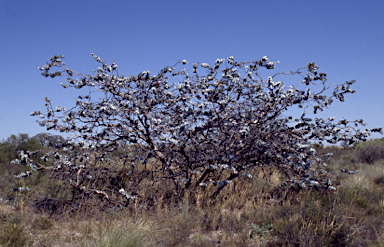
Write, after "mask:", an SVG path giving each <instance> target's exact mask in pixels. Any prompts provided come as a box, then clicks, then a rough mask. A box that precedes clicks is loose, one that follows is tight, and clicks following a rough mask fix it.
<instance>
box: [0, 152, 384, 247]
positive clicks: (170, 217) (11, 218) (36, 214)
mask: <svg viewBox="0 0 384 247" xmlns="http://www.w3.org/2000/svg"><path fill="white" fill-rule="evenodd" d="M332 151H333V150H332ZM336 151H337V152H338V154H337V155H336V156H335V157H334V158H333V159H332V160H331V161H330V162H329V163H330V166H329V167H328V168H327V169H328V170H329V171H335V172H336V175H337V181H338V185H337V186H336V187H337V190H336V191H308V190H301V191H297V190H295V189H292V188H285V187H282V188H277V189H276V187H274V186H275V185H278V184H280V183H281V177H280V175H279V173H278V172H276V171H270V173H269V174H267V175H268V176H267V177H268V180H266V179H265V178H264V175H265V174H261V173H260V174H259V175H260V176H257V174H255V175H256V176H255V179H253V180H241V181H237V182H234V183H232V184H230V185H229V186H228V187H226V188H225V189H224V190H223V191H222V193H221V194H220V195H219V196H218V197H217V198H216V199H214V200H213V199H209V195H211V194H212V192H213V191H214V189H215V188H212V187H207V188H206V190H205V191H201V190H200V191H195V192H194V191H184V192H177V191H174V189H173V187H172V186H171V185H170V184H165V183H164V184H162V183H150V182H149V181H143V183H142V184H141V185H140V186H141V187H137V188H136V189H137V190H138V191H141V192H140V194H139V195H140V197H139V198H138V199H137V200H135V201H133V202H132V203H131V204H129V205H128V207H127V208H119V209H118V208H114V209H110V210H104V211H95V210H94V209H92V208H84V207H83V208H82V210H77V211H76V208H75V209H74V208H70V209H71V210H67V209H68V208H64V209H63V210H61V211H60V210H59V211H54V212H53V211H49V210H40V211H39V210H37V211H36V208H35V206H36V204H31V203H28V198H30V197H31V195H32V194H28V193H32V192H27V193H20V194H19V196H18V197H17V200H16V199H15V200H13V201H6V200H5V201H3V202H0V230H1V232H0V236H1V238H0V245H2V246H383V245H384V225H383V223H382V222H384V186H383V185H384V161H383V160H379V161H376V162H375V163H373V164H370V165H367V164H362V163H358V162H356V161H354V160H353V159H352V158H351V157H352V156H353V152H354V151H353V150H352V149H338V150H336ZM326 152H329V150H327V151H326ZM343 167H346V168H347V169H348V170H353V171H356V170H358V171H359V172H358V173H356V174H347V173H341V172H339V171H340V169H341V168H343ZM136 172H137V173H140V174H142V176H145V171H144V170H140V169H137V171H136ZM30 179H33V178H30ZM36 183H37V182H36ZM43 183H45V185H44V184H38V186H40V188H41V189H42V190H41V191H45V193H48V195H50V196H51V198H52V199H55V198H56V199H57V198H62V199H63V198H64V199H65V198H67V197H68V195H67V194H66V193H67V192H66V193H65V191H57V193H56V194H55V193H53V192H52V191H49V190H43V188H46V186H53V187H54V184H52V183H51V182H47V181H43ZM39 196H43V195H39ZM64 199H63V200H64ZM78 208H79V207H78ZM78 208H77V209H78ZM66 212H67V213H66Z"/></svg>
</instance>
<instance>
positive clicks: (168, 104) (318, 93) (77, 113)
mask: <svg viewBox="0 0 384 247" xmlns="http://www.w3.org/2000/svg"><path fill="white" fill-rule="evenodd" d="M92 56H93V58H94V59H95V60H96V61H97V62H98V63H100V67H98V69H97V70H96V71H94V72H93V74H90V75H86V74H81V73H78V72H75V71H74V70H72V69H69V68H67V67H65V63H64V62H63V61H62V58H64V56H54V57H52V58H51V59H50V62H48V63H47V64H45V65H44V66H42V67H39V69H40V70H41V71H42V75H43V76H45V77H51V78H54V77H56V76H67V83H66V84H65V83H61V85H62V86H63V87H64V88H69V87H71V88H75V89H81V88H89V94H87V95H80V96H79V97H78V99H76V105H75V106H74V107H73V108H71V109H70V110H66V109H65V108H64V107H59V106H57V107H53V105H52V103H51V101H50V100H49V99H47V98H46V99H45V101H46V104H45V105H46V107H47V113H46V114H43V113H41V112H40V111H35V112H33V113H32V114H31V115H34V116H40V117H41V118H42V120H40V121H39V124H40V125H41V126H43V127H46V128H47V130H50V129H52V130H57V131H61V132H71V133H73V134H74V136H73V137H72V139H71V141H72V142H71V145H70V147H69V148H66V150H64V151H67V152H68V153H67V154H66V155H61V154H57V153H55V154H54V155H55V156H56V158H57V161H56V162H55V166H54V167H45V168H47V169H52V170H55V171H56V172H60V171H65V172H66V175H65V176H64V175H63V176H61V178H62V179H67V181H69V183H70V184H71V185H72V186H74V187H75V188H78V189H81V190H83V191H93V192H97V193H98V194H101V195H103V196H105V198H108V199H110V194H108V193H107V192H105V191H101V190H99V189H97V188H95V187H91V186H88V187H87V186H84V185H83V184H84V181H86V178H85V177H86V176H88V175H89V174H91V173H92V172H90V169H93V168H92V167H100V166H104V167H105V166H108V165H111V163H110V161H108V153H109V152H112V151H113V150H115V149H116V148H118V147H119V146H121V143H127V144H130V145H132V146H131V147H134V148H135V150H136V153H137V154H138V156H137V155H135V156H130V155H126V156H124V157H122V158H123V159H124V162H126V163H127V162H128V163H127V164H131V165H130V166H131V170H130V174H132V172H133V170H134V166H135V165H147V162H149V161H150V162H149V163H150V164H149V165H151V166H153V167H155V168H157V169H156V170H157V171H159V172H160V174H161V177H162V178H166V179H169V180H171V181H173V182H174V183H175V185H176V186H178V187H179V188H183V189H196V188H199V187H205V186H212V185H213V186H217V189H216V190H215V193H214V194H213V195H212V197H215V196H216V195H217V194H218V193H219V192H220V191H221V190H222V189H223V188H225V186H226V185H227V184H228V183H231V182H232V181H233V180H234V179H237V178H238V177H239V176H244V177H248V178H250V179H251V178H252V171H253V170H254V169H268V168H271V167H273V168H277V169H278V170H279V171H280V172H281V173H282V174H285V176H286V182H285V183H283V184H282V185H289V184H290V185H291V186H299V187H308V186H309V187H313V186H316V187H319V188H320V187H322V188H330V185H331V184H330V182H329V180H328V178H327V177H326V175H324V174H323V173H322V172H321V171H320V170H321V166H322V159H321V158H320V157H318V156H317V155H316V152H315V149H313V148H311V145H310V144H311V143H314V142H322V141H327V142H329V143H332V144H333V143H337V142H341V141H344V142H346V143H348V144H352V143H354V142H355V141H356V140H366V139H367V137H368V136H369V134H370V132H382V129H381V128H377V129H371V130H364V131H361V130H360V129H358V127H359V126H364V125H365V124H364V122H363V120H355V121H348V120H346V119H342V120H340V121H336V120H335V118H333V117H331V118H328V119H322V118H309V117H306V114H307V112H308V111H312V110H313V113H314V114H316V113H317V112H318V111H323V109H325V108H328V107H329V106H330V105H331V104H332V102H333V100H335V99H336V100H340V101H344V95H345V94H348V93H354V90H352V89H351V88H350V86H351V85H352V84H353V83H354V82H355V81H353V80H352V81H347V82H345V83H343V84H341V85H330V86H328V85H326V81H327V79H326V74H325V73H319V72H318V69H319V67H318V66H317V65H316V64H315V63H309V64H308V65H307V66H306V67H304V68H300V69H298V70H296V71H294V72H290V73H276V74H274V75H272V76H268V77H267V79H264V78H263V77H262V76H261V72H260V70H261V69H262V68H265V69H267V70H272V69H274V68H275V66H276V63H275V62H271V61H269V59H268V57H266V56H265V57H263V58H261V59H260V60H257V61H249V62H236V61H235V60H234V58H233V57H228V58H227V59H226V60H224V59H217V60H216V61H215V64H214V66H210V65H208V64H207V63H202V64H199V63H194V64H193V65H192V72H191V73H188V72H187V70H186V69H185V68H183V69H180V70H177V69H176V67H177V66H182V65H185V64H187V63H188V62H187V60H182V61H180V62H178V63H176V64H175V65H174V66H167V67H165V68H164V69H162V70H161V71H160V72H159V73H157V74H155V75H151V73H150V72H149V71H143V72H141V73H140V74H138V75H137V76H134V75H131V76H128V77H125V76H123V75H120V74H119V72H118V70H117V65H116V63H115V62H113V63H112V64H111V65H108V64H107V63H105V62H103V61H102V60H101V58H100V57H98V56H96V55H95V54H92ZM201 70H202V71H203V73H202V74H200V73H199V72H200V71H201ZM285 75H292V76H293V75H296V76H299V77H301V78H302V79H301V81H302V85H301V86H300V87H293V86H290V87H288V88H286V87H285V86H284V85H283V82H281V81H276V78H277V77H279V76H280V77H282V76H285ZM301 87H304V89H299V88H301ZM312 90H314V91H312ZM327 90H332V92H331V94H330V96H327V95H326V94H325V93H326V91H327ZM99 96H100V97H101V98H99V99H97V97H99ZM294 106H298V107H299V108H303V113H302V114H301V116H298V117H297V118H293V117H292V116H288V117H283V113H284V114H286V113H287V110H288V109H289V108H292V107H294ZM76 150H77V151H76ZM84 150H87V151H84ZM88 151H89V152H88ZM92 153H93V154H95V155H92ZM51 154H52V153H51ZM84 156H85V157H84ZM90 160H92V162H90ZM138 161H140V162H138ZM96 163H97V164H98V165H97V166H96ZM91 164H92V165H91ZM87 174H88V175H87ZM89 177H92V176H91V175H89ZM119 186H121V184H120V185H118V184H117V185H115V186H114V187H113V186H112V187H110V188H109V189H108V190H109V191H116V192H117V191H118V192H119V193H121V194H123V195H124V196H126V197H127V198H128V199H129V198H131V196H130V195H129V194H128V193H127V192H126V190H125V188H121V187H119Z"/></svg>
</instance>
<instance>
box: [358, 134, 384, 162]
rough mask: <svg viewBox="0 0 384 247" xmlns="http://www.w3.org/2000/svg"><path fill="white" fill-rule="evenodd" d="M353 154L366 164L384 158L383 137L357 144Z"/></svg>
mask: <svg viewBox="0 0 384 247" xmlns="http://www.w3.org/2000/svg"><path fill="white" fill-rule="evenodd" d="M355 156H356V159H357V160H358V161H360V162H362V163H367V164H373V163H375V162H376V161H378V160H380V159H384V138H381V139H375V140H370V141H367V142H364V143H359V144H357V145H356V151H355Z"/></svg>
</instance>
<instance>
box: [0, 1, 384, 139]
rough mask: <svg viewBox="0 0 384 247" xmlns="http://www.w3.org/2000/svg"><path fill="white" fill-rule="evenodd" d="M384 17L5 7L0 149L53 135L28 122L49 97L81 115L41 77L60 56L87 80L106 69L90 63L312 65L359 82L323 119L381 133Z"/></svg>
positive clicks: (253, 6) (357, 7) (329, 5)
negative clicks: (264, 61)
mask: <svg viewBox="0 0 384 247" xmlns="http://www.w3.org/2000/svg"><path fill="white" fill-rule="evenodd" d="M383 12H384V1H382V0H379V1H375V0H370V1H355V0H349V1H346V0H340V1H297V0H291V1H257V0H249V1H233V0H232V1H227V0H220V1H213V0H212V1H211V0H205V1H201V0H194V1H189V0H183V1H180V0H169V1H162V0H157V1H154V0H150V1H148V0H140V1H129V0H124V1H123V0H122V1H118V0H109V1H100V0H82V1H78V0H75V1H73V0H66V1H51V0H46V1H41V0H35V1H29V0H13V1H1V2H0V72H1V77H0V85H1V89H0V141H1V140H5V139H6V138H8V137H9V136H10V135H11V134H18V133H27V134H29V135H30V136H34V135H36V134H38V133H41V132H47V131H46V130H45V129H44V128H42V127H40V126H39V125H38V123H37V122H36V120H38V118H37V117H32V116H30V113H31V112H33V111H36V110H40V111H42V112H45V106H44V103H45V102H44V98H45V97H48V98H49V99H51V101H52V104H53V105H54V106H56V105H57V106H62V107H66V108H67V109H68V108H71V107H73V106H74V105H75V101H74V98H76V97H77V96H78V95H79V93H78V92H77V91H76V90H75V89H64V88H62V87H61V86H60V82H65V78H58V79H57V78H55V79H51V78H45V77H43V76H41V75H40V73H41V71H39V70H38V69H37V67H38V66H41V65H43V64H44V63H46V62H47V61H49V58H50V57H52V56H53V55H61V54H62V55H65V59H64V61H65V63H66V65H67V66H68V67H69V68H71V69H73V70H75V71H78V72H83V73H90V72H91V71H94V70H96V69H97V67H98V66H99V64H98V63H97V62H96V61H95V60H94V59H93V58H92V56H91V53H95V54H97V55H98V56H100V57H101V58H102V59H103V60H104V61H105V62H107V63H112V61H113V60H114V59H116V63H117V64H118V66H119V69H118V70H119V72H120V74H124V75H131V74H134V75H137V74H138V73H139V72H141V71H145V70H150V71H151V72H152V73H156V72H159V71H160V70H161V69H162V68H164V67H165V66H168V65H174V64H175V63H176V62H177V61H180V60H183V59H187V60H188V61H189V62H190V63H189V65H190V66H192V63H194V62H206V63H208V64H214V62H215V60H216V59H217V58H227V57H229V56H234V58H235V60H236V61H255V60H259V59H260V58H261V57H263V56H268V57H269V59H270V60H271V61H280V64H278V65H277V66H276V69H275V70H273V71H270V70H268V71H265V72H263V73H264V75H266V76H268V75H273V73H275V72H289V71H292V70H296V69H298V68H301V67H305V66H306V65H307V64H308V63H310V62H315V63H316V64H318V65H319V67H320V72H325V73H327V75H328V81H327V84H329V85H331V84H340V83H344V82H345V81H349V80H356V81H357V82H356V83H355V84H354V85H353V87H352V88H353V89H355V90H356V93H355V94H349V95H346V99H345V102H344V103H334V104H333V105H332V106H331V108H330V109H327V110H325V111H324V112H323V113H322V115H321V116H324V117H336V119H343V118H346V119H348V120H355V119H361V118H362V119H364V120H365V122H366V123H367V124H368V125H367V126H366V127H367V128H375V127H384V97H383V89H384V81H383V79H382V78H383V72H384V62H383V60H382V59H384V28H383V27H382V26H383V24H384V15H383ZM284 79H285V78H284ZM299 79H300V78H296V79H293V80H292V79H288V78H287V80H288V81H287V82H285V81H284V80H283V83H286V85H287V86H289V85H290V83H292V84H296V81H297V80H299ZM289 80H291V81H289ZM295 80H296V81H295ZM50 133H52V134H57V133H55V132H50ZM373 137H374V138H378V137H382V136H381V135H379V134H375V135H373Z"/></svg>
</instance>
